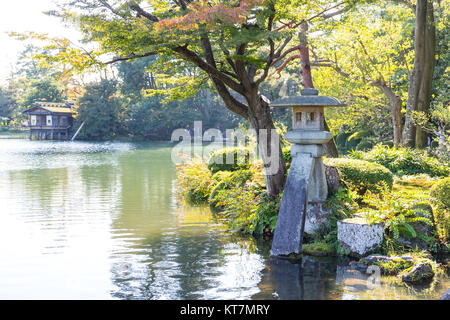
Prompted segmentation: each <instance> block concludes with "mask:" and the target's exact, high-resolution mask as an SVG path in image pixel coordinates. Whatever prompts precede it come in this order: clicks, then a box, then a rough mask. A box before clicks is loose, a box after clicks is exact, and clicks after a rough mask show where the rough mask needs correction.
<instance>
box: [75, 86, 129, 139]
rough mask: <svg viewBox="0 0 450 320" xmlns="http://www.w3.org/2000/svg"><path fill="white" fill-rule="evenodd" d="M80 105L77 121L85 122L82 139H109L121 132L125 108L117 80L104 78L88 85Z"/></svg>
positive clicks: (81, 133)
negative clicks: (118, 91)
mask: <svg viewBox="0 0 450 320" xmlns="http://www.w3.org/2000/svg"><path fill="white" fill-rule="evenodd" d="M78 105H79V107H78V110H77V111H78V116H77V122H78V123H79V124H81V123H83V122H85V125H84V128H83V130H81V132H80V137H81V138H82V139H83V138H84V139H87V140H109V139H112V138H114V137H116V136H117V135H119V134H120V133H121V123H122V114H123V109H122V101H121V100H120V98H119V97H118V96H117V83H116V82H115V81H113V80H106V79H103V80H101V81H100V82H99V83H91V84H89V85H87V86H86V91H85V93H84V95H83V96H82V97H81V98H80V100H79V101H78Z"/></svg>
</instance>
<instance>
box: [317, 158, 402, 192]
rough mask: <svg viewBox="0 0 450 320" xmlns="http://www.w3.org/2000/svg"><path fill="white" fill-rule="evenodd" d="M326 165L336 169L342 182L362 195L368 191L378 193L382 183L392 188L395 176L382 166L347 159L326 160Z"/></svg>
mask: <svg viewBox="0 0 450 320" xmlns="http://www.w3.org/2000/svg"><path fill="white" fill-rule="evenodd" d="M324 163H325V165H327V166H330V167H335V168H336V169H337V170H338V172H339V175H340V178H341V180H342V181H343V182H344V183H346V184H347V185H348V186H349V187H351V188H354V189H356V190H357V191H358V193H359V194H361V195H362V194H364V193H365V192H366V191H367V190H371V191H372V192H377V191H378V187H379V186H380V184H381V183H382V182H385V183H386V185H388V186H389V188H392V184H393V181H394V179H393V175H392V173H391V172H390V171H389V170H388V169H386V168H385V167H383V166H382V165H379V164H376V163H370V162H367V161H362V160H354V159H347V158H333V159H332V158H330V159H324Z"/></svg>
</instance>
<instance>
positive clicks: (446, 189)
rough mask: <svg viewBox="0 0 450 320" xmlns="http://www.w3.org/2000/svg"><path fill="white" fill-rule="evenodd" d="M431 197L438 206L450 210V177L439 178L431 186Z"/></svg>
mask: <svg viewBox="0 0 450 320" xmlns="http://www.w3.org/2000/svg"><path fill="white" fill-rule="evenodd" d="M430 198H431V202H432V203H433V204H434V205H435V206H436V207H439V208H442V209H447V210H450V177H449V178H445V179H441V180H439V181H438V182H436V183H435V184H434V185H433V187H431V190H430Z"/></svg>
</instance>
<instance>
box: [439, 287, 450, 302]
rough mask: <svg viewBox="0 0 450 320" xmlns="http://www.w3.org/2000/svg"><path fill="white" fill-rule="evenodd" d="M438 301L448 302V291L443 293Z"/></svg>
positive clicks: (449, 297) (449, 296)
mask: <svg viewBox="0 0 450 320" xmlns="http://www.w3.org/2000/svg"><path fill="white" fill-rule="evenodd" d="M440 300H450V289H448V290H447V291H445V292H444V294H443V295H442V297H441V299H440Z"/></svg>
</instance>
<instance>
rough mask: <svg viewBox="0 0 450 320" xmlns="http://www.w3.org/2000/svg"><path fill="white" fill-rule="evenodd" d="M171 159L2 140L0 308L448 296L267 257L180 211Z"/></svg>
mask: <svg viewBox="0 0 450 320" xmlns="http://www.w3.org/2000/svg"><path fill="white" fill-rule="evenodd" d="M170 155H171V145H168V144H161V143H151V144H129V143H82V142H74V143H71V142H46V141H32V142H30V141H27V140H17V139H0V299H66V298H67V299H347V298H349V299H366V298H369V299H370V298H379V297H382V294H385V295H388V294H391V293H392V297H393V298H399V297H406V298H411V297H419V298H430V297H436V296H437V295H438V294H441V291H442V290H444V288H445V286H446V285H447V286H448V280H445V281H443V282H442V284H441V285H440V287H439V288H438V290H437V291H433V292H432V293H431V294H422V293H421V292H422V291H420V292H418V291H414V292H412V291H400V290H397V289H395V290H397V291H395V290H394V289H389V288H386V287H383V288H381V289H373V290H368V289H367V288H363V287H355V286H354V285H352V282H351V281H353V280H351V279H347V278H346V277H347V276H348V274H347V273H345V272H343V273H341V272H340V270H341V269H340V268H341V267H342V266H343V265H342V264H340V262H339V263H338V261H336V260H335V259H318V258H312V257H304V258H303V259H302V260H301V261H299V262H297V263H291V262H289V261H288V260H278V259H269V258H268V257H269V252H270V241H263V240H261V241H259V240H255V239H253V238H241V237H238V236H236V235H233V233H232V232H230V231H228V230H227V229H226V228H225V227H224V224H222V223H221V220H220V218H219V217H216V216H214V215H213V214H211V211H210V210H209V208H208V207H202V206H197V207H194V206H181V205H180V204H179V203H178V202H177V196H176V192H175V191H176V185H175V180H176V179H175V178H176V173H175V168H174V167H173V165H172V164H171V160H170ZM347 264H348V262H347ZM344 265H345V264H344ZM342 270H344V269H342ZM336 274H337V275H338V277H336ZM355 288H356V290H355ZM444 291H445V290H444Z"/></svg>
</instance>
